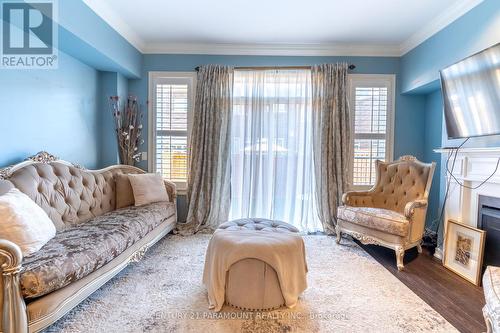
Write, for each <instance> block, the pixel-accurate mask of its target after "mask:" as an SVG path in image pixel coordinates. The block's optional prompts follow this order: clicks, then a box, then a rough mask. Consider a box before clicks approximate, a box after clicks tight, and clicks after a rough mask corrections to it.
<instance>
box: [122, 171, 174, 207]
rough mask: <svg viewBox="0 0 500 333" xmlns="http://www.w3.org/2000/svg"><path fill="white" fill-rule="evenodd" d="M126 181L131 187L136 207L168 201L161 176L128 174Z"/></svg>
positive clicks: (154, 174)
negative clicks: (128, 181) (127, 180)
mask: <svg viewBox="0 0 500 333" xmlns="http://www.w3.org/2000/svg"><path fill="white" fill-rule="evenodd" d="M128 179H129V180H130V185H132V190H133V192H134V199H135V205H136V206H144V205H147V204H150V203H153V202H162V201H168V193H167V189H166V188H165V184H164V183H163V178H162V177H161V175H159V174H156V173H146V174H137V175H135V174H130V175H128Z"/></svg>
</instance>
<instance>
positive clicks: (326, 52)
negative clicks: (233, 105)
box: [144, 43, 400, 57]
mask: <svg viewBox="0 0 500 333" xmlns="http://www.w3.org/2000/svg"><path fill="white" fill-rule="evenodd" d="M144 53H149V54H154V53H157V54H158V53H166V54H211V55H217V54H219V55H221V54H222V55H269V56H378V57H391V56H392V57H396V56H399V54H400V49H399V46H398V45H368V44H345V43H338V44H288V43H264V44H236V43H234V44H233V43H231V44H229V43H228V44H224V43H160V44H148V45H146V46H145V48H144Z"/></svg>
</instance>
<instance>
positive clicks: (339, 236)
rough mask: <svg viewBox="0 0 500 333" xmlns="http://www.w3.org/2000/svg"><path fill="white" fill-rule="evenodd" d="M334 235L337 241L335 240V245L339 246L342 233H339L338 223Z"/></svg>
mask: <svg viewBox="0 0 500 333" xmlns="http://www.w3.org/2000/svg"><path fill="white" fill-rule="evenodd" d="M335 234H336V235H337V239H336V240H335V242H337V244H340V240H341V239H342V232H341V231H340V226H339V225H338V222H337V225H336V226H335Z"/></svg>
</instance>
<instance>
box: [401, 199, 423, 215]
mask: <svg viewBox="0 0 500 333" xmlns="http://www.w3.org/2000/svg"><path fill="white" fill-rule="evenodd" d="M425 206H427V200H415V201H410V202H407V203H406V206H405V216H406V217H407V218H411V217H412V216H413V213H415V209H416V208H422V207H425Z"/></svg>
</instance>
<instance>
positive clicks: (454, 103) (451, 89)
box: [440, 43, 500, 139]
mask: <svg viewBox="0 0 500 333" xmlns="http://www.w3.org/2000/svg"><path fill="white" fill-rule="evenodd" d="M440 75H441V88H442V91H443V99H444V115H445V121H446V130H447V132H448V138H449V139H456V138H468V137H474V136H484V135H494V134H500V43H498V44H496V45H494V46H492V47H490V48H487V49H486V50H484V51H481V52H479V53H477V54H474V55H472V56H470V57H468V58H466V59H464V60H462V61H460V62H457V63H456V64H454V65H451V66H449V67H447V68H445V69H443V70H441V71H440Z"/></svg>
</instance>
